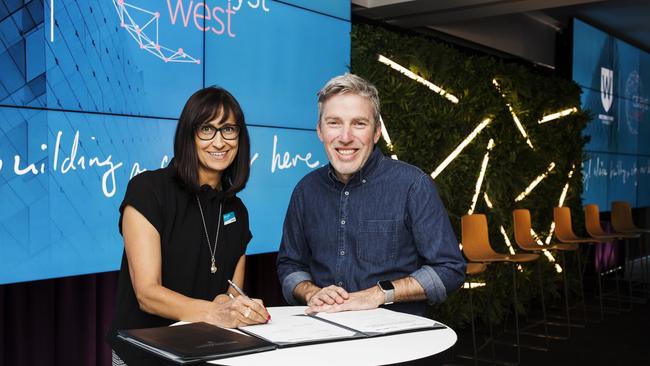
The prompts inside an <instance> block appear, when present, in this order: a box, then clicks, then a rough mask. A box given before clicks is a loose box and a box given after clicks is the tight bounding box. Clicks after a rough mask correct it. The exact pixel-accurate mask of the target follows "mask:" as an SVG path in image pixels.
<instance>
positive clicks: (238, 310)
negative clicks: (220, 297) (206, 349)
mask: <svg viewBox="0 0 650 366" xmlns="http://www.w3.org/2000/svg"><path fill="white" fill-rule="evenodd" d="M215 300H216V298H215ZM270 318H271V316H270V315H269V313H268V311H266V308H265V307H264V303H263V302H262V300H260V299H249V298H248V297H246V296H237V297H234V298H232V299H229V300H228V301H220V302H217V301H213V302H212V303H210V308H209V309H208V313H207V315H206V319H205V322H207V323H210V324H214V325H217V326H220V327H224V328H237V327H241V326H246V325H253V324H264V323H267V322H268V321H269V320H270Z"/></svg>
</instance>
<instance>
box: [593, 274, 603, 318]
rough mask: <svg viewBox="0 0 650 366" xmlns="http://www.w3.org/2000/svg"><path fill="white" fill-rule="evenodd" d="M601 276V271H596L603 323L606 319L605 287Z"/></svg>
mask: <svg viewBox="0 0 650 366" xmlns="http://www.w3.org/2000/svg"><path fill="white" fill-rule="evenodd" d="M594 269H595V268H594ZM601 276H602V274H601V272H600V270H596V277H597V278H598V300H599V302H600V320H601V321H602V320H603V319H604V316H603V285H602V280H601V278H600V277H601Z"/></svg>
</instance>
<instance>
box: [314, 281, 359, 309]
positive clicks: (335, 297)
mask: <svg viewBox="0 0 650 366" xmlns="http://www.w3.org/2000/svg"><path fill="white" fill-rule="evenodd" d="M308 296H309V298H308V299H307V306H309V307H314V306H323V305H335V304H343V303H344V302H345V301H347V300H348V299H349V298H350V294H348V292H347V291H345V289H344V288H342V287H338V286H335V285H331V286H327V287H324V288H322V289H320V290H319V291H318V292H316V293H314V294H309V295H308Z"/></svg>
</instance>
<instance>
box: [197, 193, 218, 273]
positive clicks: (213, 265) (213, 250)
mask: <svg viewBox="0 0 650 366" xmlns="http://www.w3.org/2000/svg"><path fill="white" fill-rule="evenodd" d="M196 203H198V204H199V212H201V222H203V230H205V240H207V241H208V248H210V255H211V256H212V258H210V260H211V265H210V272H211V273H216V272H217V265H216V263H215V261H214V255H215V254H216V253H217V241H218V240H219V229H221V209H222V207H223V203H219V216H217V217H218V218H219V221H218V222H219V224H217V235H216V236H215V238H214V248H213V247H212V244H210V236H208V227H207V226H205V217H204V216H203V208H201V201H199V196H198V195H196Z"/></svg>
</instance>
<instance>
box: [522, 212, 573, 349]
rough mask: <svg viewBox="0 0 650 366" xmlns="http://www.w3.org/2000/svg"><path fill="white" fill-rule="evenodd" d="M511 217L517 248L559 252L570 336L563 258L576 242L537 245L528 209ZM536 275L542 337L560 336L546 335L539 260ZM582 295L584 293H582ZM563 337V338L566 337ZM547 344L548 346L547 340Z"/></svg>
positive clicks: (544, 305)
mask: <svg viewBox="0 0 650 366" xmlns="http://www.w3.org/2000/svg"><path fill="white" fill-rule="evenodd" d="M512 219H513V224H514V231H515V243H517V246H519V248H521V249H523V250H525V251H529V252H534V253H541V252H542V250H555V251H559V252H560V258H561V262H562V267H563V268H564V270H563V271H562V278H563V282H564V308H565V312H566V318H567V323H566V325H567V337H566V338H568V337H570V336H571V316H570V311H569V288H568V283H567V278H566V265H565V264H566V261H565V259H564V252H565V251H577V249H578V244H553V245H539V244H538V241H537V240H536V239H535V238H534V237H533V235H532V225H531V220H530V211H528V210H527V209H517V210H514V211H512ZM537 277H538V282H539V287H540V293H541V296H542V317H543V320H542V323H543V324H544V335H543V336H544V337H545V338H546V339H548V338H556V339H557V338H561V337H557V336H552V337H550V336H549V335H548V326H547V325H548V324H549V323H548V322H547V320H546V304H545V302H544V281H543V279H542V268H541V262H538V265H537ZM583 297H584V295H583ZM566 338H564V339H566ZM547 346H548V341H547Z"/></svg>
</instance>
